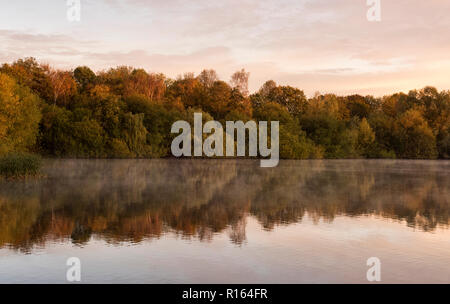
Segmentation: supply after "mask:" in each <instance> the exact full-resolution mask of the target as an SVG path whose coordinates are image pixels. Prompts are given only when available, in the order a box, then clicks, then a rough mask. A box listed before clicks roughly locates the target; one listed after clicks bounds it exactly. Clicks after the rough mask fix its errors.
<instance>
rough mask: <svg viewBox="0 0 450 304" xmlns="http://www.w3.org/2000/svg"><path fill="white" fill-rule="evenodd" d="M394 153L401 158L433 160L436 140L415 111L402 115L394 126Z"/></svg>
mask: <svg viewBox="0 0 450 304" xmlns="http://www.w3.org/2000/svg"><path fill="white" fill-rule="evenodd" d="M395 136H396V139H397V140H398V146H397V150H396V153H397V155H398V156H400V157H402V158H435V157H436V156H437V149H436V138H435V136H434V134H433V131H432V130H431V128H430V127H429V126H428V123H427V122H426V121H425V119H424V118H423V116H422V114H421V112H420V111H419V110H417V109H410V110H408V111H406V112H405V113H403V114H402V115H401V116H400V117H399V119H398V121H397V122H396V125H395Z"/></svg>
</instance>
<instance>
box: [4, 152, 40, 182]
mask: <svg viewBox="0 0 450 304" xmlns="http://www.w3.org/2000/svg"><path fill="white" fill-rule="evenodd" d="M41 166H42V159H41V157H40V156H37V155H33V154H27V153H16V154H7V155H5V156H2V157H0V176H3V177H5V178H22V177H27V176H36V175H38V174H39V172H40V169H41Z"/></svg>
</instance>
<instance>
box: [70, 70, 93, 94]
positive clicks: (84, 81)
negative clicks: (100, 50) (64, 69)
mask: <svg viewBox="0 0 450 304" xmlns="http://www.w3.org/2000/svg"><path fill="white" fill-rule="evenodd" d="M73 75H74V77H75V80H76V82H77V85H78V87H79V88H80V90H81V91H86V90H88V89H90V88H91V87H93V86H94V85H95V83H96V80H97V76H96V75H95V73H94V72H93V71H92V70H91V69H90V68H88V67H87V66H81V67H77V68H76V69H75V70H74V71H73Z"/></svg>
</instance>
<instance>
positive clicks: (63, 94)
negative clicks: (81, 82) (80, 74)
mask: <svg viewBox="0 0 450 304" xmlns="http://www.w3.org/2000/svg"><path fill="white" fill-rule="evenodd" d="M48 76H49V79H50V83H51V87H52V92H53V104H59V105H67V104H68V102H69V99H70V97H72V96H73V95H74V93H75V91H76V86H77V85H76V82H75V79H74V78H73V77H72V75H71V73H70V72H64V71H60V70H54V69H49V70H48Z"/></svg>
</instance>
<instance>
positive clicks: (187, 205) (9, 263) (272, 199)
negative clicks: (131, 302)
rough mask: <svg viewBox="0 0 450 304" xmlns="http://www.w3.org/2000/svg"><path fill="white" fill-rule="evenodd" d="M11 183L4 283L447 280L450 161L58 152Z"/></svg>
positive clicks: (1, 225)
mask: <svg viewBox="0 0 450 304" xmlns="http://www.w3.org/2000/svg"><path fill="white" fill-rule="evenodd" d="M45 173H46V175H47V178H46V179H42V180H39V181H25V182H24V181H16V182H4V181H3V182H0V283H15V282H24V283H65V282H66V271H67V269H68V267H67V266H66V260H67V259H68V258H69V257H78V258H80V260H81V263H82V282H84V283H365V282H367V280H366V272H367V270H368V266H366V261H367V259H368V258H369V257H378V258H379V259H380V260H381V266H382V267H381V268H382V274H381V278H382V281H383V282H385V283H412V282H424V283H428V282H429V283H450V230H449V224H450V161H394V160H323V161H282V162H281V163H280V165H279V166H278V167H277V168H272V169H267V168H260V167H259V161H251V160H51V161H50V160H49V161H46V164H45Z"/></svg>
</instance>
